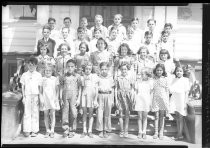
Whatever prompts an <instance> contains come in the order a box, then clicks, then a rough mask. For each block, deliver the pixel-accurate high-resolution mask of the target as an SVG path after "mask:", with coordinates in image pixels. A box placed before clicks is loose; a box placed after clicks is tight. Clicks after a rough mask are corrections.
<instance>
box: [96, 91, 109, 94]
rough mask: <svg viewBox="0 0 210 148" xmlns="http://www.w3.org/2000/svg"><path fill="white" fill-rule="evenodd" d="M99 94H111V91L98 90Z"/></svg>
mask: <svg viewBox="0 0 210 148" xmlns="http://www.w3.org/2000/svg"><path fill="white" fill-rule="evenodd" d="M98 93H99V94H111V93H112V91H98Z"/></svg>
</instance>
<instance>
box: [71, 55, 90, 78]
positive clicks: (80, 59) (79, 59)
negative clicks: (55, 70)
mask: <svg viewBox="0 0 210 148" xmlns="http://www.w3.org/2000/svg"><path fill="white" fill-rule="evenodd" d="M74 59H75V61H76V68H77V70H76V71H77V73H78V74H80V75H81V74H82V73H83V72H82V65H84V64H85V63H87V62H88V61H90V56H89V55H88V54H87V53H85V55H80V54H77V55H75V57H74Z"/></svg>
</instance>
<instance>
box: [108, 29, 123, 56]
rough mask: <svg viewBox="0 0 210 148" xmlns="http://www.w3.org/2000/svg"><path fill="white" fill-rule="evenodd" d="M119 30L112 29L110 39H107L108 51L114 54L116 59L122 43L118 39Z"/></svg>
mask: <svg viewBox="0 0 210 148" xmlns="http://www.w3.org/2000/svg"><path fill="white" fill-rule="evenodd" d="M117 32H118V29H117V28H116V27H112V28H111V29H110V33H109V38H107V44H108V51H109V52H111V53H112V55H113V56H114V57H116V56H118V53H117V49H118V48H119V46H120V44H121V42H120V41H119V40H118V39H117Z"/></svg>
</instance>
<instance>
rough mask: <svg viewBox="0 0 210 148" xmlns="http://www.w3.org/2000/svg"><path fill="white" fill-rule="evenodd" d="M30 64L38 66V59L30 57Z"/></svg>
mask: <svg viewBox="0 0 210 148" xmlns="http://www.w3.org/2000/svg"><path fill="white" fill-rule="evenodd" d="M28 63H31V64H33V65H37V64H38V59H37V58H36V57H34V56H33V55H32V56H30V57H29V60H28Z"/></svg>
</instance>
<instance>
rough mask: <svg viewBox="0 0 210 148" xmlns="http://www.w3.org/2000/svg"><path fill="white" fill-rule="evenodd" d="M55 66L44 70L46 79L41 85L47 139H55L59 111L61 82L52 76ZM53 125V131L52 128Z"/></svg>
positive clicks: (44, 78)
mask: <svg viewBox="0 0 210 148" xmlns="http://www.w3.org/2000/svg"><path fill="white" fill-rule="evenodd" d="M52 72H53V65H51V64H47V65H46V66H45V70H44V77H43V78H42V85H41V90H42V91H41V97H40V102H41V110H43V111H44V123H45V127H46V134H45V138H47V137H49V136H50V137H51V138H53V137H54V128H55V121H56V120H55V110H59V109H60V106H59V100H58V95H59V87H58V85H59V80H58V78H56V77H54V76H52ZM49 117H50V121H51V123H49ZM50 125H51V130H50V127H49V126H50Z"/></svg>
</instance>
